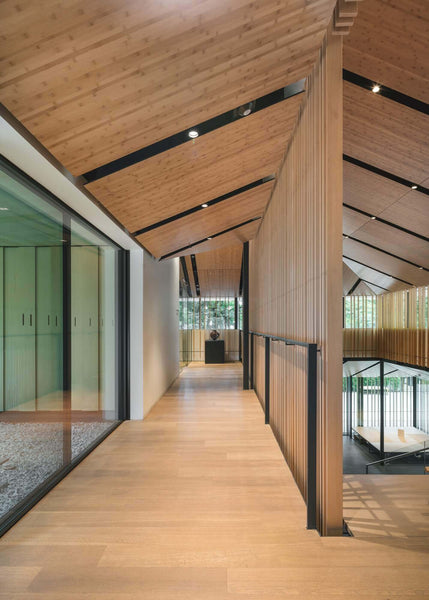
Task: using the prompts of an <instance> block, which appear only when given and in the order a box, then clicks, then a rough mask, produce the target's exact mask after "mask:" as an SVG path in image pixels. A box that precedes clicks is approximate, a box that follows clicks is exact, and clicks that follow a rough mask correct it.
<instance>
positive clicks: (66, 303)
mask: <svg viewBox="0 0 429 600" xmlns="http://www.w3.org/2000/svg"><path fill="white" fill-rule="evenodd" d="M62 239H63V240H64V241H63V249H62V270H63V272H62V278H63V282H62V283H63V286H62V287H63V314H62V331H63V417H62V418H63V465H64V466H66V465H68V464H69V463H70V462H71V459H72V451H71V340H72V331H71V321H72V315H71V219H70V215H68V214H64V216H63V233H62Z"/></svg>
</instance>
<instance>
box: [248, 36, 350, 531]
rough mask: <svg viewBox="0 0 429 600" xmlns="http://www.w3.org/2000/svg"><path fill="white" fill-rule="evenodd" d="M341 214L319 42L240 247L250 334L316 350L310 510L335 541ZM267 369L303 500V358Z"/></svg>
mask: <svg viewBox="0 0 429 600" xmlns="http://www.w3.org/2000/svg"><path fill="white" fill-rule="evenodd" d="M341 205H342V61H341V37H340V36H334V35H332V33H331V32H329V33H328V35H327V38H326V39H325V42H324V45H323V47H322V50H321V53H320V58H319V61H318V63H317V65H316V67H315V69H314V71H313V73H312V75H311V76H310V78H309V82H308V91H307V97H306V101H305V103H304V105H303V107H302V108H301V112H300V116H299V121H298V124H297V127H296V129H295V132H294V134H293V137H292V141H291V143H290V145H289V148H288V150H287V153H286V157H285V161H284V164H283V167H282V169H281V171H280V174H279V177H278V181H277V185H276V187H275V189H274V192H273V195H272V198H271V201H270V204H269V206H268V209H267V211H266V213H265V216H264V219H263V222H262V224H261V227H260V229H259V232H258V234H257V236H256V238H255V239H254V240H253V241H252V242H251V244H250V328H251V329H252V330H254V331H260V332H263V333H271V334H274V335H280V336H285V337H288V338H294V339H299V340H303V341H307V342H316V343H317V344H318V346H319V347H320V354H319V361H318V363H319V364H318V369H319V376H318V382H319V385H318V407H319V408H318V410H319V418H318V440H317V448H318V493H317V502H318V512H319V526H320V530H321V531H322V533H324V534H327V535H334V534H341V531H342V459H341V458H342V433H341V432H342V423H341V411H342V408H341V389H342V373H341V358H342V347H341V343H342V334H341V325H342V323H341V318H340V315H341V297H342V285H341V280H342V261H341V236H342V223H341V213H342V211H341ZM260 359H261V358H260V357H259V359H258V360H260ZM271 360H272V363H273V371H272V376H271V386H272V398H273V400H272V402H273V412H272V418H271V426H272V427H273V430H274V432H275V434H276V437H277V439H278V440H279V444H280V446H281V448H282V450H283V452H284V454H285V456H286V458H287V461H288V464H289V466H290V468H291V470H292V472H293V474H294V477H295V479H296V481H297V483H298V485H299V487H300V489H301V491H302V492H303V494H304V495H305V493H306V489H305V478H306V477H305V464H306V456H305V443H306V441H305V440H306V421H305V417H306V393H305V391H306V367H305V351H303V350H302V349H300V348H299V347H285V346H284V345H281V344H279V343H274V342H273V343H272V351H271ZM257 368H260V367H257ZM258 385H259V383H258ZM258 393H260V390H259V389H258Z"/></svg>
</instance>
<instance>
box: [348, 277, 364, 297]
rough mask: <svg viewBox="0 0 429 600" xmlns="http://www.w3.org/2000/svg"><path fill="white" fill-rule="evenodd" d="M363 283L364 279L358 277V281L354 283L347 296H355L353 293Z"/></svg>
mask: <svg viewBox="0 0 429 600" xmlns="http://www.w3.org/2000/svg"><path fill="white" fill-rule="evenodd" d="M361 281H362V279H361V278H360V277H358V278H357V279H356V281H355V282H354V284H353V285H352V287H351V288H350V289H349V291H348V292H347V294H346V296H350V294H353V292H354V291H355V289H356V288H357V286H358V285H359V284H360V282H361Z"/></svg>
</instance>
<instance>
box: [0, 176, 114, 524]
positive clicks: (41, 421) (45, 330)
mask: <svg viewBox="0 0 429 600" xmlns="http://www.w3.org/2000/svg"><path fill="white" fill-rule="evenodd" d="M119 252H120V250H119V249H118V248H117V247H116V246H115V245H114V244H112V243H110V242H109V241H108V240H107V239H106V238H104V237H103V236H102V235H101V234H98V233H97V232H95V231H94V230H93V229H92V228H91V227H90V226H89V225H87V224H85V223H84V222H83V221H81V220H80V219H79V218H78V217H74V216H73V217H72V216H71V215H70V214H68V212H67V211H66V210H65V209H64V208H63V207H62V206H61V205H60V204H59V203H55V202H54V201H53V200H52V199H51V198H50V197H49V198H48V197H47V196H45V195H44V194H43V192H41V191H39V190H38V189H37V188H36V187H35V186H34V185H33V184H32V183H31V182H30V181H28V180H27V179H26V178H25V179H24V178H22V177H21V176H20V175H18V174H15V172H12V171H10V169H9V168H8V167H6V166H5V167H4V168H3V167H2V166H0V335H1V340H0V526H1V524H2V522H3V523H4V522H5V520H6V519H7V518H8V517H9V516H10V515H11V514H13V511H14V510H15V509H16V507H17V505H18V504H19V503H20V502H21V501H24V500H25V499H26V498H27V497H28V496H29V495H31V494H33V493H34V492H35V490H36V489H37V488H38V487H39V486H41V485H43V484H44V483H46V481H47V480H48V479H49V478H50V477H52V476H54V475H55V474H57V473H58V472H59V471H61V470H62V469H63V468H64V467H65V466H67V465H69V464H70V462H71V461H72V460H73V459H76V458H77V457H78V456H79V455H80V454H81V453H82V452H84V451H86V450H87V449H88V448H89V447H90V446H91V445H92V444H93V443H95V442H96V441H97V440H98V439H99V438H100V436H101V435H103V434H105V433H106V432H108V431H109V430H110V429H111V428H112V425H113V424H114V423H116V422H117V420H118V414H119V392H120V390H119V384H118V381H119V379H118V378H119V364H120V363H119V358H118V356H119V347H120V335H121V332H119V329H118V314H119V310H120V306H119V304H120V303H119V292H118V281H119V273H118V270H119ZM64 290H66V291H64ZM65 293H67V294H68V293H70V297H68V295H67V297H64V294H65ZM64 311H65V312H64ZM69 311H70V312H69ZM69 331H70V332H71V335H70V336H69V334H68V332H69ZM69 374H70V376H71V381H69ZM68 386H70V388H71V393H70V390H69V387H68Z"/></svg>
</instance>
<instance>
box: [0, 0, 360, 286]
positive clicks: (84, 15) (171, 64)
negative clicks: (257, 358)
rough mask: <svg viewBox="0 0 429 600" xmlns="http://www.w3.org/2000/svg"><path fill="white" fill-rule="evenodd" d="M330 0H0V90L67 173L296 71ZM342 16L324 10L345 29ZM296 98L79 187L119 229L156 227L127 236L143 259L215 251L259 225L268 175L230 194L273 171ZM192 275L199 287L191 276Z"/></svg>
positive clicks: (314, 46)
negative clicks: (141, 251) (144, 252)
mask: <svg viewBox="0 0 429 600" xmlns="http://www.w3.org/2000/svg"><path fill="white" fill-rule="evenodd" d="M342 4H344V2H343V3H342ZM352 5H354V3H353V2H351V3H349V4H348V10H347V14H349V13H350V10H351V9H352V8H353V6H352ZM334 6H335V0H318V1H310V2H304V1H303V0H289V1H288V2H279V1H278V0H263V1H262V0H260V1H256V2H255V1H252V0H234V1H233V2H226V3H225V2H219V1H218V0H197V1H196V0H180V2H161V1H159V0H147V1H145V2H142V1H141V0H131V1H129V2H126V3H124V2H122V1H120V0H89V1H86V2H83V1H82V0H67V2H58V1H57V0H43V1H42V0H40V1H36V0H31V1H30V0H22V1H20V2H19V4H17V3H16V1H15V0H5V1H4V2H1V3H0V21H1V23H2V38H1V50H2V53H1V55H2V58H1V60H0V99H1V101H2V103H3V104H4V105H5V107H6V108H7V109H8V110H9V111H10V112H11V113H12V114H13V115H14V116H15V117H16V118H17V119H18V120H19V121H21V123H22V124H23V125H24V126H25V127H26V128H27V129H28V130H29V131H30V132H31V133H32V134H33V135H34V136H35V137H36V138H37V139H38V140H39V142H41V143H42V144H43V145H44V146H45V147H46V148H47V149H48V150H49V151H50V152H51V153H52V154H53V155H54V157H55V158H56V159H58V160H59V161H60V162H61V163H62V164H63V165H64V166H65V167H66V168H67V169H68V170H69V171H70V172H71V173H72V174H73V175H74V176H75V177H80V176H82V175H83V174H85V173H88V171H91V170H93V169H96V168H98V167H102V166H103V165H106V164H107V163H109V162H111V161H113V160H118V159H122V158H123V157H126V156H127V155H129V154H130V153H132V152H136V151H139V150H141V149H143V148H147V147H148V146H150V145H151V144H155V143H158V142H161V143H162V144H164V143H165V140H166V139H167V138H169V137H170V136H175V135H176V134H179V133H180V132H186V131H187V130H189V129H190V128H197V127H198V125H199V124H201V123H203V122H205V121H207V120H209V119H213V118H215V117H219V116H220V115H223V114H224V113H226V112H227V111H233V110H234V109H236V108H238V107H240V106H242V105H244V104H246V103H249V102H253V101H255V100H256V99H257V98H261V97H262V96H266V95H267V94H271V93H272V92H274V91H276V90H280V89H282V88H284V87H285V86H288V85H290V84H293V83H295V82H298V81H299V80H301V79H303V78H305V77H306V76H307V75H308V74H309V73H310V72H311V69H312V67H313V65H314V63H315V61H316V58H317V55H318V52H319V49H320V46H321V42H322V39H323V36H324V33H325V30H326V27H327V25H328V23H329V20H330V18H331V15H332V13H333V10H334ZM353 10H354V9H353ZM353 10H352V12H353ZM346 16H347V15H346ZM341 19H342V21H341ZM344 19H345V20H344ZM347 19H348V20H347ZM347 19H346V17H345V16H344V15H340V14H338V15H337V21H336V25H335V26H336V27H338V28H339V29H340V30H341V29H342V31H343V32H344V33H345V32H346V31H348V29H349V27H350V23H349V20H350V19H349V17H348V16H347ZM340 21H341V22H340ZM346 21H347V22H346ZM302 98H303V95H302V94H300V95H297V96H292V97H290V98H288V99H285V100H282V101H280V102H278V103H277V104H272V105H267V106H266V107H265V108H263V109H261V110H258V111H256V112H252V113H251V114H250V115H249V116H246V117H244V118H237V119H235V120H233V121H232V122H228V124H223V126H220V127H219V128H217V129H214V130H213V131H211V132H210V133H206V134H205V135H201V136H200V137H198V138H197V139H195V140H189V141H186V142H185V143H182V144H181V145H178V146H176V147H169V149H165V148H164V151H162V152H161V153H158V154H156V155H153V156H151V157H150V158H146V160H142V161H140V162H137V163H136V164H133V165H132V166H127V167H126V168H121V169H120V170H118V169H117V170H116V171H115V172H112V173H111V174H109V175H108V176H104V177H102V178H101V179H98V180H96V181H92V182H89V183H88V182H87V189H88V190H89V191H90V192H91V193H92V194H93V195H94V196H95V198H96V199H97V201H99V202H100V203H101V204H103V205H104V206H105V207H106V208H107V209H108V210H109V211H110V212H111V213H112V214H113V215H114V216H115V217H116V218H117V219H119V221H120V222H121V223H122V224H123V225H124V226H125V227H126V228H127V229H128V230H129V231H130V232H131V233H135V234H137V232H140V231H141V230H142V229H143V230H144V229H145V228H147V227H153V226H154V225H156V227H153V228H152V229H151V230H150V231H145V232H143V233H139V234H138V235H136V237H137V239H138V240H139V241H140V242H141V243H142V244H143V245H144V246H145V247H146V248H147V249H148V250H149V251H150V252H151V253H153V255H154V256H155V257H157V258H160V257H164V256H166V255H169V256H170V255H171V256H177V255H190V254H191V253H194V254H197V256H198V260H203V259H200V255H201V256H203V254H201V253H204V255H205V253H206V252H208V251H209V250H213V251H214V254H213V256H216V253H217V252H221V248H223V247H226V248H228V247H230V246H231V247H236V246H235V245H236V244H237V243H242V242H243V241H246V240H249V239H251V238H252V237H253V236H254V235H255V233H256V231H257V227H258V225H259V222H258V221H252V219H256V218H258V217H261V215H262V214H263V211H264V208H265V206H266V204H267V202H268V200H269V197H270V194H271V191H272V187H273V184H274V182H273V181H272V180H271V181H266V182H259V183H260V185H257V186H255V187H254V188H253V189H247V191H243V192H241V193H236V194H234V195H231V196H230V194H231V193H232V192H234V191H236V190H239V189H240V188H241V187H245V186H249V184H252V183H253V182H257V181H258V180H261V179H265V178H269V177H270V176H273V175H275V174H276V172H277V170H278V168H279V165H280V163H281V160H282V157H283V155H284V152H285V149H286V147H287V143H288V140H289V138H290V136H291V133H292V131H293V128H294V125H295V123H296V119H297V115H298V111H299V106H300V102H301V101H302ZM224 195H227V196H228V197H227V199H225V200H222V201H219V202H217V203H216V204H215V205H213V206H211V205H210V206H209V207H208V208H207V209H204V210H197V209H198V208H200V207H201V205H202V204H203V203H209V204H210V202H212V201H214V200H218V199H219V197H222V196H224ZM184 211H193V212H191V213H190V214H187V215H181V213H182V212H184ZM163 220H167V221H168V222H167V223H165V224H163V225H159V222H160V221H163ZM240 225H241V226H240ZM225 230H227V232H226V233H222V232H224V231H225ZM218 234H221V235H218ZM212 237H213V239H207V238H212ZM201 240H206V241H203V242H201ZM196 242H201V243H198V244H196ZM182 249H183V250H182ZM226 256H228V257H229V258H230V259H231V260H233V259H234V262H233V264H234V267H230V268H229V269H228V270H229V271H232V272H234V285H232V284H231V281H232V280H231V279H230V276H232V274H231V273H229V274H228V278H226V279H225V285H226V286H227V290H228V293H229V292H230V291H231V290H232V289H233V291H234V293H236V291H237V285H238V284H237V273H236V271H237V267H236V262H237V261H236V256H235V254H234V257H233V256H232V254H231V253H230V251H228V253H227V254H226ZM240 260H241V259H240ZM215 270H216V269H215ZM217 270H219V269H217ZM202 271H207V272H211V269H210V268H204V269H202ZM191 272H192V270H191ZM202 284H203V286H206V285H207V286H208V285H209V284H208V283H205V281H204V277H203V279H202ZM213 285H214V288H213V289H216V290H217V291H219V290H220V288H219V285H218V284H213ZM216 286H217V287H216ZM212 287H213V286H212ZM207 289H210V290H212V288H207ZM212 291H213V290H212ZM202 292H203V290H202Z"/></svg>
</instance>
